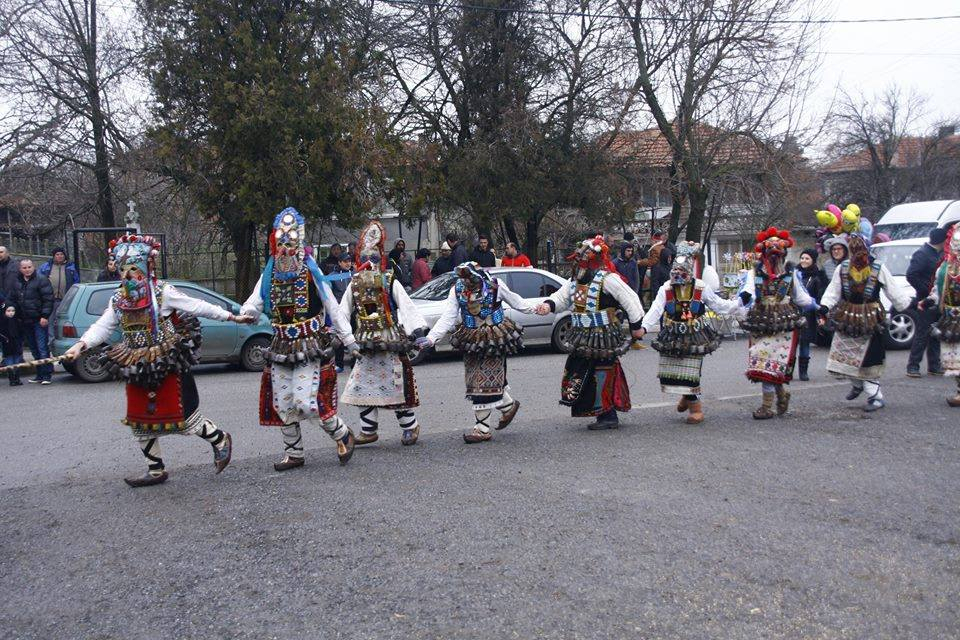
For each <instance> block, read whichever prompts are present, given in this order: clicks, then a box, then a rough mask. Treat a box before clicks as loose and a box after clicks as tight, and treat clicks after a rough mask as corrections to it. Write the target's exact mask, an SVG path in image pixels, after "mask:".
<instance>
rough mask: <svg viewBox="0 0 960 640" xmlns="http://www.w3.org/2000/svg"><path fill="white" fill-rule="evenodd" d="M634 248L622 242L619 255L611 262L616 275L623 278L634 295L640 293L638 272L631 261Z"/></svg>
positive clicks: (635, 262) (629, 243)
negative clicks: (615, 269)
mask: <svg viewBox="0 0 960 640" xmlns="http://www.w3.org/2000/svg"><path fill="white" fill-rule="evenodd" d="M633 253H634V247H633V243H632V242H629V241H627V242H624V243H623V244H622V245H621V246H620V255H618V256H617V258H616V259H615V260H614V261H613V264H614V266H615V267H616V268H617V273H619V274H620V275H622V276H623V278H624V280H626V281H627V285H628V286H629V287H630V288H631V289H633V291H634V293H637V294H639V293H640V271H639V269H638V268H637V261H636V260H634V259H633Z"/></svg>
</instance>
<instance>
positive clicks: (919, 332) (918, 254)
mask: <svg viewBox="0 0 960 640" xmlns="http://www.w3.org/2000/svg"><path fill="white" fill-rule="evenodd" d="M946 240H947V230H946V229H941V228H937V229H934V230H933V231H931V232H930V240H929V242H926V243H925V244H924V245H923V246H922V247H920V248H919V249H917V250H916V251H915V252H914V253H913V256H912V257H911V258H910V266H909V267H907V282H909V283H910V286H911V287H913V288H914V290H915V291H916V292H917V300H923V299H925V298H926V297H927V296H929V295H930V290H931V289H932V288H933V278H934V275H935V274H936V273H937V267H939V266H940V260H941V258H942V257H943V244H944V242H946ZM928 307H929V308H928ZM938 314H939V309H937V306H936V305H932V304H931V305H925V306H924V307H923V308H922V309H918V310H917V315H916V316H915V317H916V319H917V321H916V325H917V329H916V332H915V333H914V334H913V344H912V345H910V357H909V358H908V359H907V375H908V376H909V377H911V378H919V377H920V361H921V360H923V354H924V352H926V354H927V371H928V372H929V373H930V374H932V375H935V376H942V375H943V367H941V366H940V340H938V339H937V338H935V337H933V336H932V335H930V327H931V325H933V324H934V323H935V322H936V321H937V317H938Z"/></svg>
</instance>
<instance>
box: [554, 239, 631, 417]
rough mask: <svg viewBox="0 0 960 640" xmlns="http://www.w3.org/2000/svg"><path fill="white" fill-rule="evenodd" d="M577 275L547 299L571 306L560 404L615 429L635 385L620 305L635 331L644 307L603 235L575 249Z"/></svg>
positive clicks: (561, 306) (560, 308)
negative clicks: (628, 370) (625, 362)
mask: <svg viewBox="0 0 960 640" xmlns="http://www.w3.org/2000/svg"><path fill="white" fill-rule="evenodd" d="M570 258H571V259H575V260H576V266H577V271H576V275H575V276H574V277H573V278H571V279H570V281H569V282H568V283H567V284H566V285H565V286H563V287H561V288H560V289H558V290H557V291H555V292H554V293H553V295H551V296H550V297H549V298H548V299H547V300H546V302H545V304H546V305H547V306H548V307H549V308H550V309H551V310H553V311H554V312H557V313H559V312H561V311H565V310H567V309H570V308H572V309H573V312H572V314H571V316H570V329H569V330H568V332H567V335H566V338H565V342H564V345H563V346H564V349H565V350H567V351H568V352H569V353H570V355H569V356H568V357H567V362H566V365H565V366H564V372H563V380H562V381H561V383H560V404H562V405H566V406H568V407H570V413H571V415H573V416H574V417H587V416H590V417H594V416H595V417H596V418H597V420H596V422H594V423H593V424H591V425H590V426H589V427H588V428H589V429H612V428H616V426H617V425H618V423H619V419H618V418H617V412H618V411H629V410H630V389H629V387H628V386H627V379H626V377H625V376H624V374H623V367H622V366H621V365H620V356H621V355H623V354H624V353H626V352H627V350H628V349H629V348H630V344H631V343H632V342H633V339H632V337H631V336H630V334H627V333H625V332H624V331H623V327H622V324H621V320H620V318H619V317H618V316H617V310H618V309H623V310H624V311H625V312H626V316H627V320H628V321H629V323H630V330H631V332H632V331H638V330H639V329H640V321H641V319H642V318H643V306H642V305H641V303H640V298H639V297H637V294H636V292H635V291H633V290H632V289H631V288H630V287H629V286H628V285H627V284H626V282H624V280H623V279H622V278H621V277H620V276H619V275H618V274H617V271H616V268H615V267H614V266H613V264H612V263H611V262H610V258H609V249H608V247H607V245H606V243H605V242H604V241H603V238H602V237H601V236H597V237H595V238H592V239H588V240H584V241H583V243H581V245H580V248H579V249H578V250H577V252H576V253H574V254H573V255H571V256H570Z"/></svg>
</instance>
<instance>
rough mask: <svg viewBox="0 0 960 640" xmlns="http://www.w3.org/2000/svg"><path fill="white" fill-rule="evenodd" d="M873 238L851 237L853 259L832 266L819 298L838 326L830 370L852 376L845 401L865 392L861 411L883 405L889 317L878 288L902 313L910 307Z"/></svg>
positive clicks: (824, 312) (907, 295)
mask: <svg viewBox="0 0 960 640" xmlns="http://www.w3.org/2000/svg"><path fill="white" fill-rule="evenodd" d="M869 242H870V241H869V240H868V239H867V238H865V237H864V236H863V235H861V234H860V233H851V234H850V235H849V236H848V237H847V248H848V251H849V256H850V257H849V258H848V259H847V260H844V261H843V262H842V263H841V264H840V266H839V267H837V268H836V270H834V272H833V277H832V278H831V279H830V284H829V285H827V290H826V291H825V292H824V293H823V297H822V298H821V299H820V313H821V316H824V317H826V318H827V320H828V322H829V323H830V325H831V326H832V328H833V330H834V334H833V341H832V342H831V343H830V356H829V358H828V360H827V371H828V372H829V373H832V374H834V375H836V376H837V377H840V378H849V379H850V381H851V384H852V386H851V389H850V392H849V393H848V394H847V400H856V399H857V398H858V397H859V396H860V394H862V393H863V392H864V391H866V393H867V403H866V405H865V406H864V407H863V410H864V411H876V410H878V409H882V408H883V407H884V406H885V404H884V402H883V393H882V391H881V389H880V377H881V375H882V374H883V367H884V361H885V359H886V353H887V352H886V348H885V347H884V344H883V331H884V327H885V325H886V317H887V316H886V310H885V309H884V308H883V304H882V303H881V302H880V291H881V290H883V291H884V293H886V294H887V298H889V299H890V301H891V302H892V303H893V306H894V307H896V308H897V309H898V310H900V311H903V310H905V309H906V308H907V307H909V306H910V304H911V302H912V296H911V295H910V292H909V290H908V289H906V288H905V287H903V286H902V285H900V284H898V283H897V281H896V280H894V279H893V276H892V275H890V271H889V269H887V267H886V266H885V265H883V264H881V263H880V262H879V261H877V260H875V259H874V257H873V256H871V255H870V245H869Z"/></svg>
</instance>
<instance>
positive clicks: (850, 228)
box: [814, 202, 890, 253]
mask: <svg viewBox="0 0 960 640" xmlns="http://www.w3.org/2000/svg"><path fill="white" fill-rule="evenodd" d="M814 214H815V215H816V218H817V223H818V224H819V225H820V227H819V228H817V230H816V234H815V235H816V240H817V250H818V251H819V252H820V253H824V252H825V249H824V246H823V243H824V241H825V240H827V239H829V238H831V237H834V236H839V235H844V234H851V233H858V234H860V235H861V236H863V237H864V238H866V240H867V242H868V243H873V242H885V241H888V240H889V239H890V238H889V236H887V235H886V234H883V233H878V234H877V235H876V236H874V233H873V223H871V222H870V221H869V220H867V219H866V218H864V217H862V216H861V215H860V207H858V206H857V205H855V204H853V203H852V202H851V203H850V204H848V205H847V206H846V208H845V209H843V210H841V209H840V207H838V206H837V205H835V204H828V205H827V208H826V209H823V210H820V211H815V212H814Z"/></svg>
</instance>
